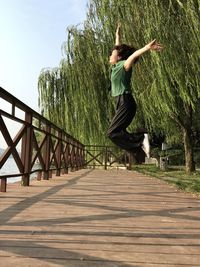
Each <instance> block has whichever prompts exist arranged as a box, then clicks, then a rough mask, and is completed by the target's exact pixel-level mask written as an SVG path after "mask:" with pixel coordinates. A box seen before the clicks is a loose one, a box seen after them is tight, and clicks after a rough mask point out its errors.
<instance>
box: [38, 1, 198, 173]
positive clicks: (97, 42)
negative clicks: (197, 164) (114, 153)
mask: <svg viewBox="0 0 200 267" xmlns="http://www.w3.org/2000/svg"><path fill="white" fill-rule="evenodd" d="M119 20H120V21H121V24H122V28H123V41H124V42H126V43H128V44H132V45H134V46H136V47H142V46H144V45H145V44H146V43H147V42H149V41H150V40H152V39H154V38H155V37H156V38H157V39H158V40H159V41H160V42H162V43H163V44H164V45H165V46H166V48H165V51H164V52H163V53H162V55H159V54H154V53H149V54H146V55H145V56H144V57H143V58H141V59H140V61H139V63H138V64H137V65H136V68H135V69H134V74H133V76H134V79H133V88H134V89H133V90H134V95H135V98H136V99H137V102H138V106H139V109H138V113H137V120H134V122H135V123H134V124H135V125H136V122H137V123H138V124H143V123H145V124H146V126H147V127H148V128H149V130H151V131H153V132H155V131H157V129H161V130H162V131H164V132H165V134H166V136H167V137H168V139H170V140H172V139H179V140H180V138H181V137H183V143H184V148H185V155H186V156H185V159H186V170H187V171H188V172H190V171H192V170H193V167H194V166H193V151H192V142H191V127H192V126H193V125H198V124H197V123H195V124H193V120H192V115H193V118H195V117H197V115H198V114H199V112H198V110H197V106H198V99H199V91H198V86H199V81H198V75H197V73H196V70H197V69H198V61H199V1H198V0H193V1H192V0H185V1H183V0H174V1H171V0H166V1H159V0H154V1H152V0H146V1H144V2H143V3H142V4H141V1H140V0H134V1H124V0H91V1H90V2H89V5H88V15H87V19H86V21H85V22H84V25H83V28H82V29H78V28H77V27H75V26H74V27H71V28H68V39H67V41H66V42H65V43H64V45H63V50H64V52H65V54H66V59H65V60H62V61H61V64H60V67H59V71H58V70H52V71H49V70H47V71H43V72H42V73H41V75H40V79H39V91H40V102H41V107H42V109H43V110H44V113H45V114H47V116H49V117H50V119H51V120H54V122H56V123H58V124H59V125H60V126H62V127H63V128H64V129H66V130H67V131H68V132H69V133H71V134H73V135H74V136H75V137H77V138H79V139H81V141H83V142H84V143H101V144H102V143H105V142H107V138H106V134H105V133H106V128H107V126H108V123H109V119H108V118H109V117H111V113H112V110H113V105H112V104H111V102H110V100H109V94H108V91H107V88H108V86H109V71H110V70H109V66H108V64H107V62H108V56H109V50H110V49H111V48H112V45H113V43H114V32H115V28H116V24H117V21H119ZM109 103H110V104H109ZM54 109H55V111H54ZM60 114H62V119H61V118H60ZM132 127H133V126H132ZM172 129H173V131H172Z"/></svg>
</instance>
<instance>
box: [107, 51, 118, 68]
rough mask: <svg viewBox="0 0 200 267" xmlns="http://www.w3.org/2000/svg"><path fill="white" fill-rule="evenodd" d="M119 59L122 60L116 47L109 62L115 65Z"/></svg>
mask: <svg viewBox="0 0 200 267" xmlns="http://www.w3.org/2000/svg"><path fill="white" fill-rule="evenodd" d="M119 60H120V57H119V56H118V51H117V50H116V49H114V50H113V51H112V54H111V56H110V60H109V62H110V64H111V65H114V64H116V63H117V62H118V61H119Z"/></svg>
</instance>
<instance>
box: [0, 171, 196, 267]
mask: <svg viewBox="0 0 200 267" xmlns="http://www.w3.org/2000/svg"><path fill="white" fill-rule="evenodd" d="M0 266H1V267H10V266H12V267H13V266H14V267H28V266H31V267H32V266H33V267H39V266H40V267H53V266H54V267H59V266H67V267H96V266H102V267H120V266H121V267H129V266H137V267H150V266H156V267H172V266H175V267H177V266H180V267H192V266H200V198H198V197H193V196H192V195H190V194H185V193H182V192H177V191H176V190H175V188H174V187H171V186H169V185H167V184H166V183H164V182H162V181H159V180H157V179H155V178H150V177H148V176H144V175H141V174H138V173H135V172H131V171H126V170H118V171H117V170H110V171H105V170H87V169H85V170H79V171H77V172H73V173H69V174H68V175H65V176H61V177H54V178H53V179H50V180H49V181H46V180H43V181H32V182H31V186H30V187H20V186H18V185H8V192H7V193H0Z"/></svg>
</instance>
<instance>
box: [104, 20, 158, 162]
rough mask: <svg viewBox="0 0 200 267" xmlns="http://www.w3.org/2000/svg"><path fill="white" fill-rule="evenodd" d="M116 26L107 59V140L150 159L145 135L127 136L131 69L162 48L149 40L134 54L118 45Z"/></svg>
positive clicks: (130, 117)
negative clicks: (110, 108) (112, 107)
mask: <svg viewBox="0 0 200 267" xmlns="http://www.w3.org/2000/svg"><path fill="white" fill-rule="evenodd" d="M120 39H121V38H120V24H118V27H117V30H116V39H115V47H114V49H113V51H112V54H111V56H110V61H109V62H110V64H111V65H113V67H112V74H111V94H112V96H113V97H115V98H116V113H115V116H114V118H113V120H112V122H111V124H110V127H109V129H108V137H109V138H110V139H111V140H112V142H113V143H115V144H116V145H118V146H119V147H121V148H122V149H125V150H127V151H129V152H136V151H137V150H138V149H140V148H142V149H143V150H144V152H145V154H146V156H147V157H148V158H149V157H150V144H149V137H148V134H147V133H128V132H127V131H126V128H127V127H128V126H129V125H130V123H131V121H132V120H133V118H134V116H135V113H136V103H135V100H134V98H133V96H132V93H131V85H130V84H131V75H132V67H133V65H134V64H135V63H136V62H137V60H138V58H139V57H140V56H141V55H143V54H144V53H146V52H147V51H152V50H153V51H160V50H162V46H161V45H160V44H158V43H157V42H156V40H153V41H152V42H150V43H149V44H147V45H145V46H144V47H143V48H140V49H138V50H136V49H135V48H133V47H130V46H128V45H126V44H121V41H120Z"/></svg>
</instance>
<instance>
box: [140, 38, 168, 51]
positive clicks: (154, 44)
mask: <svg viewBox="0 0 200 267" xmlns="http://www.w3.org/2000/svg"><path fill="white" fill-rule="evenodd" d="M145 47H146V49H147V50H153V51H158V52H160V51H161V50H162V49H163V48H164V47H163V46H162V45H161V44H159V43H157V42H156V39H154V40H153V41H151V42H150V43H148V44H147V45H146V46H145Z"/></svg>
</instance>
